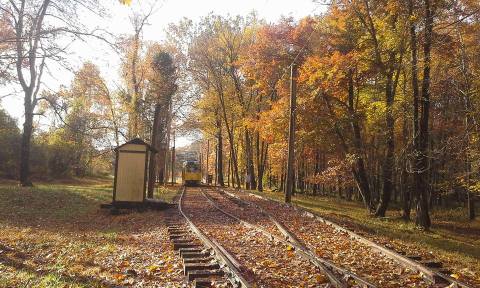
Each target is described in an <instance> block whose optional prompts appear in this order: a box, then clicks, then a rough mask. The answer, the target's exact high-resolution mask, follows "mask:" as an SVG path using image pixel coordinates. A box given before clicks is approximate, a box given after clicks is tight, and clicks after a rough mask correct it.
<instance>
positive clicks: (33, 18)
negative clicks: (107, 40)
mask: <svg viewBox="0 0 480 288" xmlns="http://www.w3.org/2000/svg"><path fill="white" fill-rule="evenodd" d="M0 9H1V12H2V16H3V17H6V19H7V20H6V21H7V23H8V24H7V25H8V27H9V28H11V29H12V30H13V31H14V33H13V35H12V38H10V39H3V40H4V41H10V42H12V43H13V44H14V45H12V46H13V47H12V49H11V50H10V52H11V53H10V54H7V55H5V56H4V59H11V60H12V62H13V63H14V66H15V69H14V70H15V78H16V80H17V81H18V83H19V85H20V87H21V88H22V90H23V94H24V112H25V121H24V124H23V134H22V141H21V147H20V150H21V156H20V183H21V185H22V186H31V185H32V182H31V180H30V167H29V162H30V143H31V138H32V133H33V117H34V116H35V115H36V112H35V107H36V106H37V104H38V102H39V101H40V100H42V99H43V98H42V97H39V96H38V95H39V91H40V87H41V84H42V82H41V81H42V76H43V75H44V72H45V71H46V66H47V65H48V63H49V61H56V62H57V63H60V64H64V63H65V62H64V60H65V59H64V57H63V56H64V55H65V52H66V51H67V48H68V46H69V44H71V42H72V41H75V40H76V39H83V37H85V36H96V37H98V38H103V37H102V36H100V35H97V32H98V31H99V30H95V31H93V32H92V31H87V30H86V29H85V28H84V26H83V25H81V22H80V20H79V19H80V15H81V14H82V12H88V13H95V14H97V15H100V16H103V15H105V14H104V13H103V12H102V11H103V9H101V7H100V5H99V2H98V1H97V0H87V1H75V0H69V1H67V0H62V1H60V0H58V1H54V0H33V1H26V0H17V1H15V0H8V1H6V0H5V1H3V0H2V1H0ZM99 11H100V12H99ZM65 36H73V40H71V39H72V38H71V37H70V38H67V37H65Z"/></svg>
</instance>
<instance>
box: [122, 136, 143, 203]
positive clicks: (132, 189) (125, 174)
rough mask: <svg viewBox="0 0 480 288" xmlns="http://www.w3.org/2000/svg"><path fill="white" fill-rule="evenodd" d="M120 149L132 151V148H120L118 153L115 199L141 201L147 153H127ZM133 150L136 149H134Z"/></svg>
mask: <svg viewBox="0 0 480 288" xmlns="http://www.w3.org/2000/svg"><path fill="white" fill-rule="evenodd" d="M126 146H140V145H126ZM122 148H123V147H122ZM128 148H137V147H128ZM122 150H131V151H132V150H134V149H121V150H120V151H119V153H118V154H119V155H118V159H117V161H118V168H117V169H118V170H117V183H116V192H115V194H116V195H115V201H132V202H141V201H143V193H144V187H145V161H147V159H145V157H146V155H147V153H128V152H122ZM135 151H138V150H136V149H135Z"/></svg>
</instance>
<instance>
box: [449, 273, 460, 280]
mask: <svg viewBox="0 0 480 288" xmlns="http://www.w3.org/2000/svg"><path fill="white" fill-rule="evenodd" d="M450 277H452V278H455V279H459V278H460V275H458V274H456V273H453V274H451V275H450Z"/></svg>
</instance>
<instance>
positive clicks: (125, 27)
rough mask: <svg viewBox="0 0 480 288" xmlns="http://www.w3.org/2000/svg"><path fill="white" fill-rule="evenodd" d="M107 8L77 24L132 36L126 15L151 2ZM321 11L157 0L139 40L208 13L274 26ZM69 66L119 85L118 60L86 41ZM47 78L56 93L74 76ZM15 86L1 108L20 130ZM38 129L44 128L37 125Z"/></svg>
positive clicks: (272, 0)
mask: <svg viewBox="0 0 480 288" xmlns="http://www.w3.org/2000/svg"><path fill="white" fill-rule="evenodd" d="M100 2H103V3H104V5H105V6H106V9H107V10H108V13H109V14H110V16H109V17H108V18H106V19H100V18H99V17H96V16H95V15H93V14H88V15H84V16H82V18H83V19H82V22H83V23H85V25H86V26H87V27H88V28H89V29H92V28H95V27H100V28H103V29H105V30H106V31H108V32H110V33H113V34H115V35H122V34H124V35H126V34H129V33H131V31H132V26H131V25H130V22H129V15H131V13H132V11H142V10H143V11H146V10H147V9H148V8H149V7H150V5H151V3H152V2H155V1H154V0H132V3H131V5H130V6H125V5H121V4H119V2H118V0H107V1H105V0H100ZM321 9H322V7H321V6H320V5H319V4H318V3H314V2H313V1H312V0H295V1H291V0H290V1H289V0H236V1H234V0H224V1H222V0H202V1H194V0H163V1H162V0H158V1H156V4H155V9H154V11H155V13H154V14H153V15H152V16H151V17H150V20H149V23H148V25H147V26H146V27H145V29H144V34H143V39H144V40H149V41H159V42H161V41H162V40H163V39H164V38H165V29H166V28H167V27H168V24H170V23H177V22H179V21H180V20H181V19H183V18H184V17H186V18H189V19H192V20H194V22H195V21H196V20H198V19H200V18H201V17H203V16H206V15H208V14H209V13H213V14H220V15H232V16H236V15H242V16H245V15H247V14H249V13H251V12H252V11H256V13H257V14H258V16H259V18H263V19H265V20H266V21H267V22H275V21H277V20H278V19H280V18H281V17H282V16H292V17H293V18H295V19H300V18H301V17H304V16H307V15H312V14H318V13H320V12H321V11H320V10H321ZM67 57H68V62H69V64H70V65H71V66H72V67H73V68H74V69H73V70H75V69H78V68H79V67H80V66H81V64H82V63H83V62H84V61H91V62H93V63H94V64H96V65H97V66H98V67H99V68H100V71H101V73H102V76H103V77H104V78H106V79H107V81H108V82H109V83H110V84H112V85H115V83H119V75H118V68H119V65H120V59H119V55H118V54H116V53H115V52H114V51H113V50H112V49H111V48H109V47H108V45H107V44H106V43H103V42H101V41H98V40H88V41H87V42H81V41H77V42H75V43H73V45H71V46H70V48H69V54H68V56H67ZM49 74H50V75H45V76H44V78H43V86H42V88H44V89H52V90H55V89H57V88H58V87H59V86H60V85H61V84H63V85H68V84H69V83H70V82H71V80H72V78H73V73H72V72H70V71H68V70H66V69H64V68H62V67H58V66H56V65H54V63H52V64H50V73H49ZM20 92H21V91H20V88H19V86H18V84H14V85H11V86H9V87H7V88H0V97H1V96H2V95H6V94H10V93H13V94H14V95H11V96H8V97H5V98H3V99H2V100H1V102H0V105H1V106H2V107H4V108H5V109H6V110H7V112H8V113H9V114H10V115H11V116H13V117H14V118H16V119H17V121H18V124H19V126H21V124H22V123H23V105H22V103H23V101H22V93H20ZM42 127H44V128H48V123H42ZM190 141H191V140H190V139H188V138H186V137H181V138H179V139H177V146H179V147H180V146H184V145H187V144H188V143H189V142H190Z"/></svg>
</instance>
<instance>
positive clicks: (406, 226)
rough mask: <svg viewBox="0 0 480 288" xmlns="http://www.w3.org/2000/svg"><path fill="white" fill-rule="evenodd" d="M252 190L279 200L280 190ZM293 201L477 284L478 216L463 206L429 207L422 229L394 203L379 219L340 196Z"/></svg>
mask: <svg viewBox="0 0 480 288" xmlns="http://www.w3.org/2000/svg"><path fill="white" fill-rule="evenodd" d="M254 193H256V194H259V195H261V196H266V197H268V198H271V199H276V200H283V195H282V194H281V193H272V192H261V193H260V192H254ZM293 202H294V203H295V204H297V205H299V206H301V207H304V208H307V209H309V210H311V211H313V212H316V213H318V214H320V215H322V216H323V217H325V218H326V219H328V220H331V221H333V222H336V223H337V224H341V225H342V226H344V227H346V228H349V229H351V230H354V231H355V232H357V233H359V234H361V235H362V236H364V237H367V238H369V239H371V240H373V241H375V242H377V243H379V244H382V245H384V246H387V247H390V248H395V249H397V250H402V251H404V252H406V253H407V254H409V255H420V256H422V257H423V258H424V259H435V260H437V261H441V262H442V263H443V264H444V266H445V267H447V268H448V269H451V270H452V272H453V273H452V275H453V276H454V277H456V278H457V277H458V278H460V279H461V280H464V281H467V282H469V283H471V284H472V285H474V287H480V220H479V219H476V220H474V221H468V220H467V219H466V216H465V212H464V210H460V209H445V210H434V211H432V222H433V225H432V229H431V231H429V232H425V231H419V230H417V229H415V227H414V223H412V222H410V223H406V222H405V221H403V220H402V219H400V217H399V216H400V211H399V210H397V209H395V207H392V208H391V209H390V211H388V213H387V217H386V218H380V219H379V218H374V217H371V216H369V215H367V213H366V212H365V209H364V208H363V207H362V206H361V204H359V203H355V202H351V201H345V200H341V199H333V198H330V197H318V196H317V197H312V196H305V195H300V194H298V195H296V196H295V197H293Z"/></svg>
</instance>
